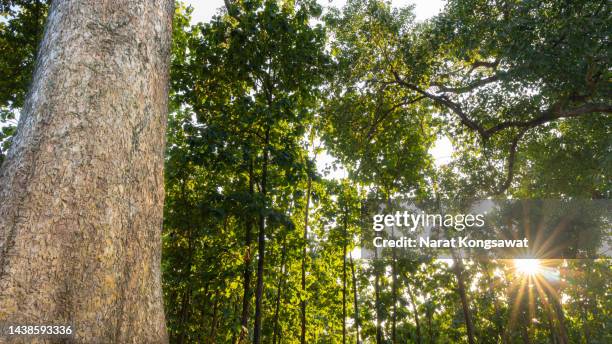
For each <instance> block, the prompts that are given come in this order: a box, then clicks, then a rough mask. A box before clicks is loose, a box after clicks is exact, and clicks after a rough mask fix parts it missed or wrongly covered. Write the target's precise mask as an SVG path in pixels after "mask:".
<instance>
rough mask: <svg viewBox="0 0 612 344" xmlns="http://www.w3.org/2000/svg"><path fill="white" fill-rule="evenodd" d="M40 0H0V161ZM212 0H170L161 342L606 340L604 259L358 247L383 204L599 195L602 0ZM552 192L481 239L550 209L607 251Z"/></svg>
mask: <svg viewBox="0 0 612 344" xmlns="http://www.w3.org/2000/svg"><path fill="white" fill-rule="evenodd" d="M48 3H49V2H48V1H42V0H40V1H30V0H11V1H0V16H1V18H2V19H1V20H0V49H1V51H2V53H1V54H0V164H1V163H2V161H3V160H4V157H5V155H6V152H7V151H9V150H10V145H11V137H12V135H13V134H14V131H15V126H16V123H17V119H18V118H19V113H20V111H21V109H22V107H23V105H24V98H25V97H26V94H27V87H28V85H29V83H30V80H31V75H32V73H33V70H34V65H33V64H34V61H35V56H36V49H37V46H38V44H39V42H40V39H41V37H42V32H43V25H44V20H45V17H46V13H47V9H48ZM224 4H225V6H224V7H223V8H222V9H220V11H219V12H218V14H217V15H215V16H213V17H212V19H211V20H210V21H209V22H204V23H192V18H191V14H192V8H190V7H188V6H186V5H185V4H183V3H181V2H180V1H179V2H177V3H176V10H175V15H174V22H173V42H172V56H171V69H170V95H169V104H170V106H169V115H168V127H167V131H166V141H167V142H166V155H165V172H164V178H165V179H164V185H165V204H164V225H163V232H162V240H163V253H162V270H163V271H162V272H163V287H164V295H163V297H164V304H165V312H166V321H167V325H168V331H169V336H170V341H171V342H172V343H247V342H252V343H255V344H258V343H273V344H276V343H281V342H282V343H302V344H303V343H347V342H348V343H376V344H382V343H406V342H408V343H419V344H424V343H428V344H433V343H470V344H472V343H502V344H507V343H552V344H566V343H585V344H586V343H589V344H595V343H610V342H612V331H610V329H609V327H610V323H611V321H612V314H611V313H610V310H612V297H610V294H611V292H612V285H611V283H612V278H611V277H612V266H611V265H610V260H609V259H560V258H559V259H545V257H544V256H536V255H533V256H529V257H522V256H521V257H515V259H493V258H490V257H489V259H462V257H461V256H460V255H459V254H458V253H457V252H454V251H451V252H450V256H445V257H444V258H443V257H441V256H437V255H436V254H435V253H432V252H408V253H402V254H399V253H397V254H396V253H395V252H396V251H389V252H388V254H385V255H384V256H382V257H379V256H376V257H374V258H376V259H362V258H364V257H361V245H362V242H363V241H364V239H365V241H368V240H369V242H371V240H370V239H371V236H372V235H373V232H374V231H373V230H372V228H373V226H372V222H371V221H372V219H373V216H375V214H376V213H377V212H379V209H380V205H381V204H382V205H384V206H385V207H387V210H386V211H385V213H389V214H394V213H395V212H394V211H393V210H396V209H395V208H393V202H394V201H395V200H397V199H399V198H402V197H406V198H410V199H411V200H413V201H414V202H417V203H418V204H419V205H420V206H421V207H422V209H425V210H426V211H428V212H430V213H432V214H441V213H442V212H443V209H442V207H441V204H442V203H443V202H449V203H452V204H453V207H454V208H453V209H444V211H449V212H451V211H454V212H455V213H461V212H463V213H467V210H468V206H469V204H471V203H472V202H474V201H477V200H482V199H491V198H500V199H527V200H541V199H554V200H558V201H559V202H561V203H563V202H565V201H571V200H576V199H581V200H603V201H609V200H610V197H611V196H612V194H611V192H612V175H611V173H610V171H612V119H611V117H610V113H611V112H612V99H611V97H610V90H611V88H610V78H611V74H610V73H611V72H610V71H611V68H610V67H611V66H610V61H611V60H612V59H611V56H610V54H611V52H612V50H611V49H610V34H611V33H612V18H611V13H612V10H611V8H610V6H611V4H610V2H608V1H605V0H597V1H596V0H580V1H570V2H566V1H555V0H544V1H518V0H516V1H513V0H503V1H502V0H499V1H498V0H463V1H460V0H449V1H447V2H446V3H445V6H444V8H443V10H442V11H441V12H440V13H439V14H438V15H436V16H434V17H432V18H429V19H427V20H424V21H417V20H416V18H415V14H414V10H413V8H412V7H411V6H407V7H403V8H396V7H393V6H392V4H391V3H390V2H388V1H381V0H348V1H347V2H346V5H345V6H344V7H342V8H333V7H323V6H321V2H317V1H314V0H295V1H292V0H286V1H285V0H283V1H281V0H226V1H225V2H224ZM444 140H446V141H448V142H449V143H450V145H449V147H448V150H449V152H448V154H449V155H451V157H450V160H449V161H448V162H445V163H440V162H439V161H436V159H435V157H434V156H433V155H432V150H433V148H434V147H435V146H436V145H438V144H440V142H441V141H444ZM109 149H112V147H109ZM330 161H331V163H330ZM340 170H343V171H346V172H347V173H346V175H345V176H341V177H339V175H341V173H338V171H340ZM0 187H2V186H1V185H0ZM377 207H378V208H377ZM543 209H544V208H538V207H536V206H533V207H530V208H529V210H525V208H524V207H523V206H520V205H519V204H518V203H516V204H514V203H512V204H511V205H509V206H508V207H505V208H503V209H501V210H500V211H499V216H500V219H504V221H505V219H507V218H509V217H508V216H510V215H508V214H512V215H511V218H513V219H519V220H517V221H516V222H515V223H512V224H510V225H508V226H507V227H506V226H505V225H506V223H503V221H501V220H500V223H502V224H501V225H499V226H498V228H497V229H496V230H497V231H498V232H496V233H498V234H499V235H502V234H503V235H507V236H508V237H495V238H488V239H522V237H517V238H515V237H510V235H511V234H512V235H514V233H520V234H521V235H524V236H527V235H529V231H530V230H531V229H530V226H531V225H534V224H537V223H538V220H537V219H540V218H546V219H547V221H549V223H551V225H550V226H549V227H546V228H545V229H542V233H546V238H548V237H549V236H550V237H554V236H555V235H558V236H559V237H560V238H559V240H563V241H564V242H577V241H579V240H582V239H581V238H583V237H582V236H581V235H583V234H584V233H586V234H584V235H587V234H588V239H585V240H588V245H586V244H584V243H581V245H582V244H584V245H583V246H581V247H587V246H588V247H587V249H585V250H586V251H584V252H582V251H580V250H578V249H577V248H576V247H578V246H575V247H574V246H571V245H569V246H568V248H567V249H568V250H570V251H571V252H569V253H571V256H572V257H578V258H580V257H586V256H590V255H589V254H590V253H592V252H595V251H597V250H599V249H601V248H602V247H609V246H605V245H609V240H610V231H611V230H612V228H611V226H610V222H609V221H608V220H605V217H603V216H602V215H601V213H593V216H591V217H588V216H585V217H586V218H589V220H588V221H587V220H584V221H583V220H580V219H577V218H573V220H572V221H573V222H568V223H565V225H564V226H563V230H558V227H556V226H555V225H554V224H559V223H561V221H557V222H555V219H560V218H561V217H562V216H563V215H567V214H568V213H570V212H571V207H566V208H559V209H562V210H558V211H557V213H555V212H547V211H545V210H543ZM607 209H608V210H609V208H607ZM397 210H399V209H397ZM574 210H576V209H574ZM580 210H581V211H583V212H584V213H585V214H587V213H588V211H589V210H588V209H586V208H581V209H580ZM589 214H590V213H589ZM504 216H506V217H504ZM551 219H552V220H551ZM381 221H383V220H382V218H381ZM606 221H607V222H606ZM513 226H514V227H513ZM534 226H535V225H534ZM508 228H510V229H512V230H510V229H508ZM516 228H518V229H516ZM515 229H516V231H514V230H515ZM587 229H588V230H587ZM513 231H514V232H513ZM500 233H501V234H500ZM509 233H510V234H509ZM486 234H487V233H486V232H484V230H483V231H480V232H477V233H476V234H474V235H476V236H478V235H481V236H486ZM475 238H476V239H479V240H480V239H487V238H486V237H482V238H481V237H475ZM551 240H552V239H551ZM564 247H565V246H564ZM572 247H574V249H573V251H572ZM579 251H580V252H579ZM581 254H583V256H580V255H581ZM449 257H450V258H449ZM523 258H525V259H523ZM527 258H528V259H527Z"/></svg>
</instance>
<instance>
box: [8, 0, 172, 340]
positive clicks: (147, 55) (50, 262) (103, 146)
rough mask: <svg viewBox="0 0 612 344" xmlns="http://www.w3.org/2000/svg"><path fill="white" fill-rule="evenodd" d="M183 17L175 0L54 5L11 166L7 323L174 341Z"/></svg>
mask: <svg viewBox="0 0 612 344" xmlns="http://www.w3.org/2000/svg"><path fill="white" fill-rule="evenodd" d="M172 15H173V0H113V1H109V0H106V1H103V0H81V1H68V0H54V1H53V4H52V8H51V10H50V14H49V17H48V20H47V25H46V29H45V34H44V38H43V41H42V43H41V46H40V50H39V55H38V59H37V67H36V70H35V73H34V77H33V82H32V85H31V89H30V93H29V96H28V99H27V101H26V104H25V106H24V109H23V111H22V116H21V119H20V123H19V127H18V132H17V135H16V136H15V138H14V143H13V148H12V149H11V151H10V152H9V155H8V158H7V160H6V161H5V163H4V164H3V165H2V167H1V168H0V322H8V323H18V324H31V325H42V324H72V325H73V327H74V329H75V333H76V336H75V338H74V340H75V341H76V342H82V343H163V342H166V341H167V335H166V329H165V321H164V312H163V301H162V293H161V273H160V258H161V242H160V241H161V240H160V235H161V228H162V207H163V195H164V193H163V153H164V143H165V142H164V137H165V126H166V114H167V97H168V65H169V53H170V44H171V31H172V30H171V25H172V23H171V21H172ZM6 340H7V339H6V338H1V337H0V342H3V341H6ZM19 341H24V342H28V343H30V342H33V341H32V339H31V338H29V339H28V338H21V339H18V340H17V342H19ZM41 341H42V340H41ZM51 342H53V341H51Z"/></svg>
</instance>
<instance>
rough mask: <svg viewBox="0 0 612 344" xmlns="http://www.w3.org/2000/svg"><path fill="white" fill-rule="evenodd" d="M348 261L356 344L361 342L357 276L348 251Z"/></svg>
mask: <svg viewBox="0 0 612 344" xmlns="http://www.w3.org/2000/svg"><path fill="white" fill-rule="evenodd" d="M349 261H350V263H351V275H352V280H353V308H354V310H355V338H356V342H357V344H361V339H360V338H359V304H358V301H359V300H358V298H357V277H356V276H355V262H354V261H353V257H352V256H351V253H350V252H349Z"/></svg>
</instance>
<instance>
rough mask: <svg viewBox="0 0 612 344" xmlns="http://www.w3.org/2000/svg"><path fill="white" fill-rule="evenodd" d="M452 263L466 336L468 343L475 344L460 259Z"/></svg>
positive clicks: (455, 259)
mask: <svg viewBox="0 0 612 344" xmlns="http://www.w3.org/2000/svg"><path fill="white" fill-rule="evenodd" d="M453 255H454V253H453ZM454 261H455V268H454V269H453V270H454V272H455V276H456V277H457V289H458V291H459V297H460V298H461V307H462V309H463V317H464V318H465V328H466V332H467V336H468V343H470V344H474V343H476V341H475V339H474V324H473V322H472V312H471V311H470V304H469V300H468V297H467V291H466V288H465V281H464V278H463V272H464V271H463V263H462V262H461V258H456V257H454Z"/></svg>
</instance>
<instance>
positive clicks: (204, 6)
mask: <svg viewBox="0 0 612 344" xmlns="http://www.w3.org/2000/svg"><path fill="white" fill-rule="evenodd" d="M184 1H185V3H186V4H188V5H191V6H192V7H193V18H192V20H193V22H194V23H198V22H206V21H209V20H210V18H212V16H213V15H214V14H215V12H216V11H217V9H218V8H219V7H221V6H223V0H184ZM317 1H318V2H319V3H320V4H321V5H323V6H329V5H331V6H336V7H341V6H343V5H344V4H345V3H346V0H317ZM391 3H392V4H393V6H395V7H403V6H406V5H409V4H414V5H415V14H416V18H417V20H424V19H427V18H429V17H432V16H434V15H436V14H437V13H438V12H439V11H440V10H441V9H442V7H443V6H444V1H443V0H391Z"/></svg>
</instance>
